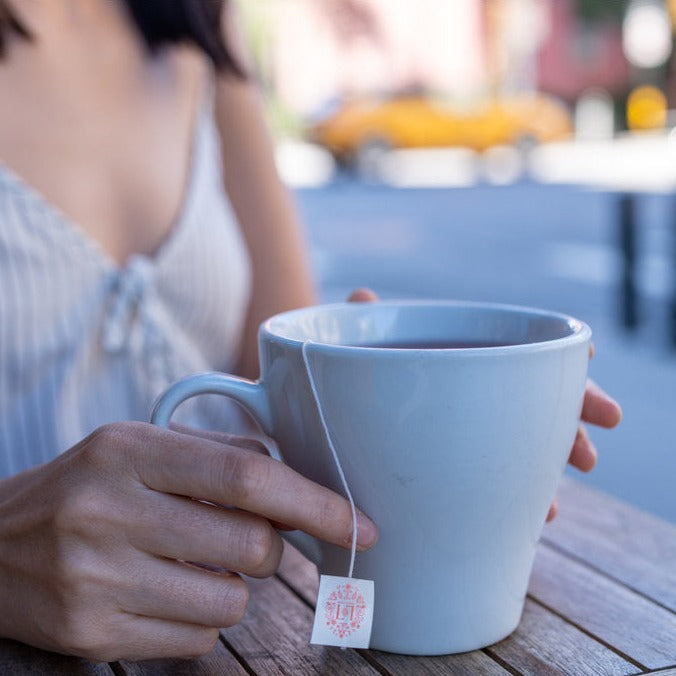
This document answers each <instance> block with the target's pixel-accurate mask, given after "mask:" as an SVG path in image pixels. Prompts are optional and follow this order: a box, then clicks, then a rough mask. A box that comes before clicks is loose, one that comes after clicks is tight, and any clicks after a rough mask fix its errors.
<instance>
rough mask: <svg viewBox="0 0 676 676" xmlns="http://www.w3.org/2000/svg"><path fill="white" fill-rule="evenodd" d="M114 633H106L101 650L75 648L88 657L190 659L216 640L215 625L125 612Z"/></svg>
mask: <svg viewBox="0 0 676 676" xmlns="http://www.w3.org/2000/svg"><path fill="white" fill-rule="evenodd" d="M118 626H119V631H118V632H117V633H114V632H109V633H107V634H106V636H105V637H104V638H103V640H104V645H102V646H101V648H100V649H94V650H89V651H82V650H81V651H78V655H82V656H84V657H88V658H89V659H91V660H96V661H103V662H114V661H117V660H132V661H137V660H148V659H158V658H172V657H173V658H183V659H190V658H195V657H199V656H200V655H206V654H207V653H209V652H211V651H212V650H213V649H214V646H215V645H216V642H217V641H218V635H219V631H218V628H217V627H205V626H201V625H197V624H187V623H185V622H171V621H167V620H162V619H158V618H155V617H144V616H140V615H133V614H125V615H124V616H123V619H122V621H121V622H120V623H119V625H118Z"/></svg>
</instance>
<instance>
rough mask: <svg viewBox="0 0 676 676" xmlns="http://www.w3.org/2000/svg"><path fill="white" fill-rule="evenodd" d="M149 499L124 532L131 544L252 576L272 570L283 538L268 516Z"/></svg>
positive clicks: (174, 499)
mask: <svg viewBox="0 0 676 676" xmlns="http://www.w3.org/2000/svg"><path fill="white" fill-rule="evenodd" d="M150 498H151V499H150V500H148V501H147V502H148V504H147V505H146V506H145V508H144V509H142V510H139V511H140V513H139V516H138V519H137V520H136V521H135V522H134V523H132V524H129V526H128V536H127V537H128V538H129V541H130V543H131V544H132V546H134V547H135V548H136V549H138V550H140V551H144V552H147V553H150V554H153V555H156V556H160V557H164V558H167V559H178V560H182V561H199V562H200V563H205V564H210V565H212V566H218V567H219V568H224V569H226V570H230V571H235V572H238V573H244V574H246V575H251V576H252V577H268V576H270V575H272V574H273V573H274V572H275V571H276V570H277V567H278V566H279V561H280V559H281V557H282V549H283V545H282V539H281V537H280V536H279V534H278V533H277V532H276V531H275V529H274V528H273V526H272V525H271V524H270V522H269V521H268V520H267V519H263V518H261V517H258V516H255V515H253V514H250V513H248V512H242V511H240V510H234V509H224V508H222V507H217V506H215V505H212V504H206V503H203V502H198V501H196V500H191V499H190V498H184V497H178V496H174V495H165V494H162V493H160V494H157V493H154V494H151V495H150ZM233 543H235V544H236V546H234V547H233Z"/></svg>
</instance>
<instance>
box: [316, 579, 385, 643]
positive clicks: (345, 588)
mask: <svg viewBox="0 0 676 676" xmlns="http://www.w3.org/2000/svg"><path fill="white" fill-rule="evenodd" d="M373 597H374V589H373V580H361V579H358V578H354V577H339V576H337V575H322V576H320V578H319V591H318V592H317V612H316V613H315V619H314V624H313V626H312V638H311V639H310V642H311V643H314V644H317V645H337V646H341V647H343V648H368V647H369V641H370V640H371V626H372V624H373V600H374V598H373Z"/></svg>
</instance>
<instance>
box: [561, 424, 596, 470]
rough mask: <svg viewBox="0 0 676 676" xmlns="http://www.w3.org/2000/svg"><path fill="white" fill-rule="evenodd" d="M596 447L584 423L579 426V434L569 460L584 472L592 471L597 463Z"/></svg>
mask: <svg viewBox="0 0 676 676" xmlns="http://www.w3.org/2000/svg"><path fill="white" fill-rule="evenodd" d="M596 458H597V453H596V447H595V446H594V444H593V443H592V440H591V439H590V438H589V435H588V434H587V430H586V429H585V428H584V426H583V425H580V426H579V427H578V428H577V435H576V436H575V441H574V442H573V448H572V449H571V451H570V456H569V457H568V462H569V463H570V464H571V465H573V467H577V469H579V470H581V471H583V472H590V471H591V470H592V469H594V466H595V465H596Z"/></svg>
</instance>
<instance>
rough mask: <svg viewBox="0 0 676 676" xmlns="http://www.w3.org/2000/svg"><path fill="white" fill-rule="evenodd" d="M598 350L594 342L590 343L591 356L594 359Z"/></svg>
mask: <svg viewBox="0 0 676 676" xmlns="http://www.w3.org/2000/svg"><path fill="white" fill-rule="evenodd" d="M595 352H596V348H595V347H594V343H589V358H590V359H592V358H593V357H594V353H595Z"/></svg>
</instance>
